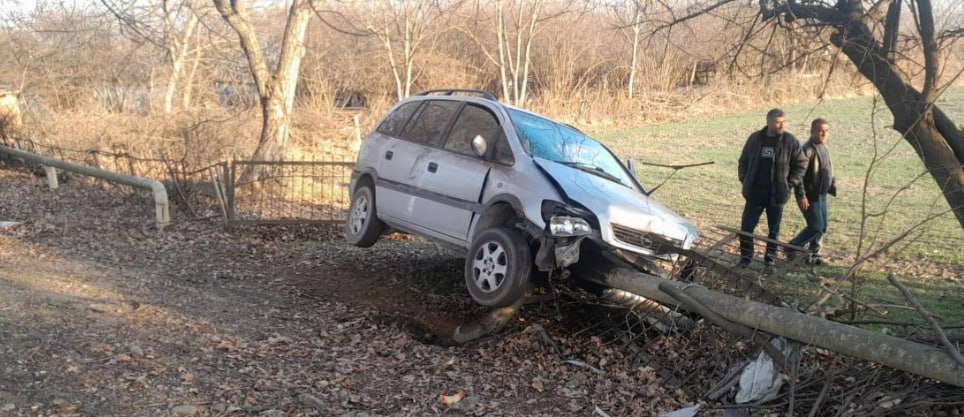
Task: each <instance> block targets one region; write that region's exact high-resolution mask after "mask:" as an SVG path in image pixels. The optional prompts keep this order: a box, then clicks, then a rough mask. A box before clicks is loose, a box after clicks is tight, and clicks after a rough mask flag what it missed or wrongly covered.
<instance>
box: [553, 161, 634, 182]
mask: <svg viewBox="0 0 964 417" xmlns="http://www.w3.org/2000/svg"><path fill="white" fill-rule="evenodd" d="M558 162H559V163H560V164H563V165H567V166H571V167H573V168H576V169H578V170H580V171H585V172H588V173H590V174H595V175H598V176H600V177H603V178H605V179H607V180H610V181H612V182H615V183H617V184H621V185H626V184H624V183H623V182H622V181H621V180H620V179H619V177H617V176H615V175H613V174H610V173H608V172H606V170H604V169H602V168H600V167H597V166H595V165H593V164H587V163H584V162H572V161H558Z"/></svg>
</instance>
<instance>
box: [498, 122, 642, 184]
mask: <svg viewBox="0 0 964 417" xmlns="http://www.w3.org/2000/svg"><path fill="white" fill-rule="evenodd" d="M509 117H511V118H512V123H513V124H514V125H515V127H516V131H517V132H518V133H519V138H520V139H521V141H522V147H523V148H524V149H525V151H526V153H528V154H529V155H532V156H533V157H539V158H543V159H548V160H550V161H554V162H558V163H561V164H565V165H568V166H571V167H573V168H576V169H580V170H582V171H586V172H589V173H591V174H595V175H598V176H600V177H603V178H606V179H608V180H610V181H613V182H615V183H619V184H622V185H625V186H627V187H629V188H633V189H636V185H635V183H634V182H633V180H632V179H630V177H629V173H628V172H626V170H625V169H623V167H622V165H621V164H620V163H619V160H617V159H616V157H615V156H613V154H612V153H610V152H609V150H608V149H606V148H605V147H604V146H603V145H602V144H601V143H599V142H596V140H594V139H593V138H590V137H589V136H586V135H585V134H584V133H582V132H580V131H578V130H576V129H575V128H572V127H569V126H566V125H563V124H560V123H556V122H553V121H551V120H549V119H546V118H543V117H539V116H536V115H534V114H531V113H527V112H523V111H519V110H515V109H509Z"/></svg>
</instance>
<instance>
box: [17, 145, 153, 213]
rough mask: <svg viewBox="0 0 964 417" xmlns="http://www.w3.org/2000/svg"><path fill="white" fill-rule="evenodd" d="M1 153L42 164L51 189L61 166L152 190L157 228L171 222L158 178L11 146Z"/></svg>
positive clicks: (64, 169) (81, 173) (79, 172)
mask: <svg viewBox="0 0 964 417" xmlns="http://www.w3.org/2000/svg"><path fill="white" fill-rule="evenodd" d="M0 153H6V154H9V155H12V156H15V157H17V158H21V159H23V160H24V161H29V162H32V163H35V164H40V165H42V166H43V167H44V170H45V171H46V172H47V181H48V184H50V185H51V189H56V188H55V185H54V184H55V183H54V182H55V181H57V171H56V170H55V169H54V168H60V169H61V170H63V171H69V172H74V173H77V174H80V175H87V176H91V177H95V178H100V179H102V180H105V181H109V182H116V183H118V184H124V185H128V186H131V187H137V188H142V189H145V190H151V191H152V192H153V194H154V220H155V221H156V223H157V229H158V230H163V229H164V226H167V225H168V224H170V223H171V211H170V205H169V203H168V201H167V189H165V188H164V184H163V183H161V182H160V181H158V180H151V179H147V178H140V177H135V176H133V175H127V174H121V173H118V172H110V171H105V170H103V169H99V168H94V167H91V166H88V165H78V164H73V163H70V162H66V161H61V160H59V159H54V158H48V157H46V156H42V155H37V154H34V153H30V152H25V151H22V150H19V149H14V148H11V147H9V146H3V145H0Z"/></svg>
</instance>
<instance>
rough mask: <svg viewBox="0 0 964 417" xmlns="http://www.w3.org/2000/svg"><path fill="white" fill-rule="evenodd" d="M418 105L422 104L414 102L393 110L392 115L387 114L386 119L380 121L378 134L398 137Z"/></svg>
mask: <svg viewBox="0 0 964 417" xmlns="http://www.w3.org/2000/svg"><path fill="white" fill-rule="evenodd" d="M419 104H422V103H421V102H417V101H416V102H412V103H405V104H402V105H401V106H398V108H397V109H395V111H393V112H392V114H389V115H388V117H386V118H385V120H384V121H382V124H380V125H379V126H378V133H381V134H384V135H388V136H394V137H398V136H399V134H401V133H402V129H404V128H405V123H407V122H408V119H410V118H411V117H412V114H414V113H415V110H417V109H418V105H419Z"/></svg>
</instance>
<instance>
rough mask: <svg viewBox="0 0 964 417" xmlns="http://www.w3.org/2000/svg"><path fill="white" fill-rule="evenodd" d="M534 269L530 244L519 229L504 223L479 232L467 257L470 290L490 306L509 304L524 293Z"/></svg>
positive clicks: (476, 297) (466, 270)
mask: <svg viewBox="0 0 964 417" xmlns="http://www.w3.org/2000/svg"><path fill="white" fill-rule="evenodd" d="M531 270H532V254H531V251H530V250H529V246H528V245H527V244H526V242H525V240H524V239H523V238H522V235H521V234H520V233H519V232H518V231H516V230H513V229H508V228H504V227H498V228H494V229H489V230H485V231H483V232H481V233H479V235H478V236H477V237H476V238H475V240H474V241H473V242H472V246H471V247H470V248H469V254H468V257H467V258H466V259H465V281H466V285H467V286H468V288H469V294H470V295H471V296H472V298H473V299H474V300H475V302H477V303H479V304H481V305H484V306H489V307H506V306H509V305H512V304H513V303H514V302H515V301H517V300H518V299H519V298H520V297H523V296H524V295H525V292H526V290H528V287H529V273H530V271H531Z"/></svg>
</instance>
